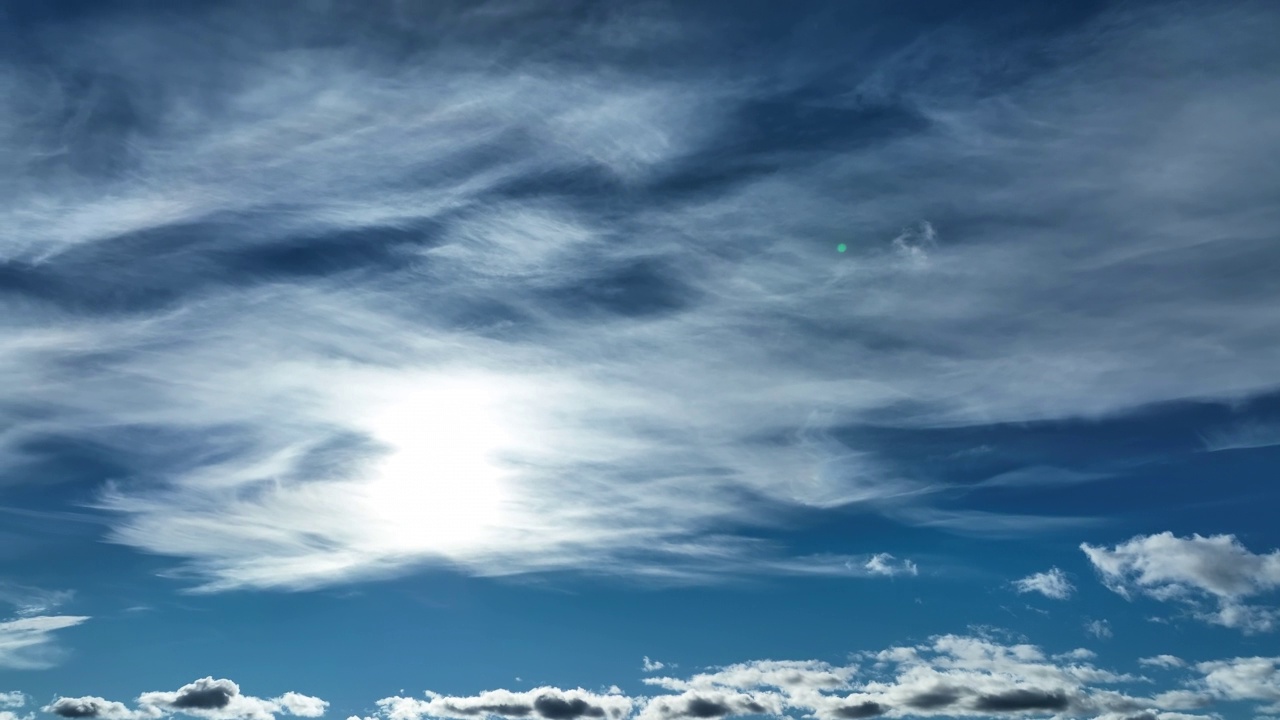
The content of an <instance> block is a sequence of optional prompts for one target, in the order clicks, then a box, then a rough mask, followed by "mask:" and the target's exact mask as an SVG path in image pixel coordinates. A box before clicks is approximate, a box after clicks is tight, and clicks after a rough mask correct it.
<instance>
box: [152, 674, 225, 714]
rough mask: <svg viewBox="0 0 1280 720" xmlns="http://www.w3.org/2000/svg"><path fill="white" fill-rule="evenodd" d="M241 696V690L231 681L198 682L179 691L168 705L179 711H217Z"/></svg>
mask: <svg viewBox="0 0 1280 720" xmlns="http://www.w3.org/2000/svg"><path fill="white" fill-rule="evenodd" d="M239 694H240V688H239V687H237V686H236V684H235V683H233V682H231V681H230V680H213V681H209V680H197V681H196V682H194V683H192V684H191V685H186V686H184V687H183V688H182V689H181V690H179V691H178V693H177V695H176V696H175V697H174V698H173V699H172V700H170V701H169V703H168V705H169V707H172V708H175V709H178V710H217V709H219V708H224V707H226V706H227V705H229V704H230V703H231V698H233V697H235V696H236V695H239Z"/></svg>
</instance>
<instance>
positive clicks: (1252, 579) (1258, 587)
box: [1080, 532, 1280, 632]
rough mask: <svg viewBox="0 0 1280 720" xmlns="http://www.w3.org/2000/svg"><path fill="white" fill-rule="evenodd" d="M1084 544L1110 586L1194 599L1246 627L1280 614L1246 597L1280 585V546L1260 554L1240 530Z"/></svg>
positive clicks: (1216, 619)
mask: <svg viewBox="0 0 1280 720" xmlns="http://www.w3.org/2000/svg"><path fill="white" fill-rule="evenodd" d="M1080 547H1081V549H1082V550H1084V552H1085V555H1087V556H1088V558H1089V561H1090V562H1092V563H1093V565H1094V567H1096V568H1097V569H1098V572H1099V575H1100V576H1101V577H1102V580H1103V582H1105V583H1106V584H1107V587H1109V588H1111V589H1112V590H1114V591H1115V592H1117V593H1119V594H1121V595H1123V596H1125V597H1130V596H1132V595H1134V594H1142V595H1146V596H1148V597H1152V598H1155V599H1157V600H1162V601H1181V602H1185V603H1189V604H1191V606H1192V607H1193V608H1195V610H1196V614H1197V616H1198V617H1200V618H1201V619H1204V620H1206V621H1208V622H1212V623H1216V624H1218V625H1224V626H1226V627H1232V628H1238V629H1240V630H1243V631H1245V632H1265V631H1269V630H1272V629H1274V628H1275V626H1276V622H1277V619H1280V610H1278V609H1277V608H1275V607H1268V606H1261V605H1249V604H1246V603H1245V602H1243V600H1244V599H1245V598H1249V597H1252V596H1255V595H1259V594H1262V593H1266V592H1269V591H1273V590H1275V589H1276V588H1280V550H1273V551H1271V552H1270V553H1266V554H1254V553H1253V552H1251V551H1249V549H1248V548H1246V547H1245V546H1244V545H1243V544H1241V543H1240V541H1239V540H1237V539H1236V538H1235V536H1234V535H1214V536H1211V537H1203V536H1201V535H1192V536H1191V537H1188V538H1181V537H1177V536H1175V535H1174V534H1173V533H1170V532H1164V533H1160V534H1157V535H1147V536H1139V537H1135V538H1133V539H1131V540H1128V541H1127V542H1124V543H1121V544H1119V545H1117V546H1115V547H1114V548H1111V549H1108V548H1106V547H1095V546H1092V545H1089V544H1088V543H1085V544H1082V545H1081V546H1080ZM1206 599H1208V600H1211V601H1214V602H1216V604H1217V609H1216V611H1212V612H1210V611H1207V610H1204V609H1202V608H1201V607H1200V605H1201V603H1202V602H1203V601H1204V600H1206Z"/></svg>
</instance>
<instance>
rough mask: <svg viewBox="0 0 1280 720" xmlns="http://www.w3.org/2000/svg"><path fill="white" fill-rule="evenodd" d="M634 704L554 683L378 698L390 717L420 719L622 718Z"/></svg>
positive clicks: (571, 719) (399, 719)
mask: <svg viewBox="0 0 1280 720" xmlns="http://www.w3.org/2000/svg"><path fill="white" fill-rule="evenodd" d="M634 705H635V701H634V700H632V699H631V698H628V697H625V696H622V695H616V694H600V693H593V692H590V691H588V690H583V689H582V688H577V689H572V690H561V689H559V688H553V687H538V688H534V689H532V690H525V691H521V692H513V691H510V690H491V691H488V692H483V693H480V694H479V695H474V696H470V697H453V696H447V695H440V694H438V693H432V692H428V693H427V699H426V700H418V699H416V698H406V697H392V698H384V699H382V700H379V701H378V707H379V708H380V709H381V712H382V714H383V715H384V716H385V717H386V718H389V720H420V719H421V718H428V717H431V718H456V719H457V720H468V719H470V718H486V717H502V718H536V719H539V720H579V719H580V718H601V719H603V720H621V718H625V717H628V716H629V715H630V714H631V711H632V709H633V707H634Z"/></svg>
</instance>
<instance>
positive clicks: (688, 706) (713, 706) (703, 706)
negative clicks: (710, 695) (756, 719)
mask: <svg viewBox="0 0 1280 720" xmlns="http://www.w3.org/2000/svg"><path fill="white" fill-rule="evenodd" d="M757 707H759V706H758V705H757ZM757 712H758V711H757ZM684 714H685V715H687V716H689V717H695V718H713V717H723V716H725V715H728V714H729V706H728V705H726V704H725V703H722V702H715V701H714V700H707V699H705V698H690V699H689V701H688V702H687V703H685V706H684Z"/></svg>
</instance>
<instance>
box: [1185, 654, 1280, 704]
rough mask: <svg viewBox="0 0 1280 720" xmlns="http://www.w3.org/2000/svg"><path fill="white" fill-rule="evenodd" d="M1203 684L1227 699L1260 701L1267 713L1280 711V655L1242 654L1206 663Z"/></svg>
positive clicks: (1203, 664) (1202, 666)
mask: <svg viewBox="0 0 1280 720" xmlns="http://www.w3.org/2000/svg"><path fill="white" fill-rule="evenodd" d="M1196 669H1197V670H1199V671H1200V672H1202V673H1204V679H1203V681H1202V682H1203V687H1204V689H1205V691H1207V692H1208V693H1210V694H1212V695H1213V696H1214V697H1217V698H1221V699H1223V700H1260V701H1263V702H1267V703H1270V705H1267V706H1265V707H1263V708H1262V710H1263V711H1264V712H1280V657H1240V658H1234V659H1231V660H1218V661H1212V662H1203V663H1198V664H1197V665H1196Z"/></svg>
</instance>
